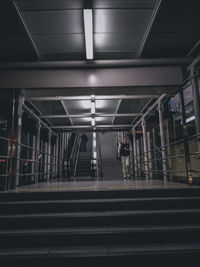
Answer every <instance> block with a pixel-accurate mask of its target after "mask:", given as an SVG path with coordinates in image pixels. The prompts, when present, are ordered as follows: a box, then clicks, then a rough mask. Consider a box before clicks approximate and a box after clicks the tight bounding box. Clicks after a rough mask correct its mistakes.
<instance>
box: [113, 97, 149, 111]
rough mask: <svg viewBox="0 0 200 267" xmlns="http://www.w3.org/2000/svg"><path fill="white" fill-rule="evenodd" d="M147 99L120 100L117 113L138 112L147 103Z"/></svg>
mask: <svg viewBox="0 0 200 267" xmlns="http://www.w3.org/2000/svg"><path fill="white" fill-rule="evenodd" d="M148 101H149V99H128V100H122V101H121V105H120V107H119V110H118V113H138V112H140V111H141V109H142V108H143V107H144V106H145V105H146V104H147V103H148Z"/></svg>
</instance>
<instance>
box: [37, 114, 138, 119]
mask: <svg viewBox="0 0 200 267" xmlns="http://www.w3.org/2000/svg"><path fill="white" fill-rule="evenodd" d="M136 116H137V117H138V116H142V114H140V113H118V114H116V113H113V114H105V113H96V114H92V113H84V114H68V115H42V116H40V118H49V119H61V118H63V119H64V118H86V117H136Z"/></svg>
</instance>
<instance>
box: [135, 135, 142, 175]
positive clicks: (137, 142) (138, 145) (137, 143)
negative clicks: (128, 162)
mask: <svg viewBox="0 0 200 267" xmlns="http://www.w3.org/2000/svg"><path fill="white" fill-rule="evenodd" d="M136 150H137V163H138V164H137V177H139V178H140V175H141V163H140V140H139V139H136Z"/></svg>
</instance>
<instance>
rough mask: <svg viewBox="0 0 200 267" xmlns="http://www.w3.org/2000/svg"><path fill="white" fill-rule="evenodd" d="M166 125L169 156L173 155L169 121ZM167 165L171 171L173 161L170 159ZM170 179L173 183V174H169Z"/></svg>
mask: <svg viewBox="0 0 200 267" xmlns="http://www.w3.org/2000/svg"><path fill="white" fill-rule="evenodd" d="M165 123H166V141H167V148H166V150H167V155H171V147H170V138H169V123H168V120H166V121H165ZM167 164H168V167H169V169H170V170H171V168H172V160H171V159H168V160H167ZM168 176H169V179H170V181H172V173H171V172H170V173H169V175H168Z"/></svg>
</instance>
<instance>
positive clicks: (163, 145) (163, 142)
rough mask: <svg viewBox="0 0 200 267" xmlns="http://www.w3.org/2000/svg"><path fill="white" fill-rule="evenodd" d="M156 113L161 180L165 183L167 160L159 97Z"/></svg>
mask: <svg viewBox="0 0 200 267" xmlns="http://www.w3.org/2000/svg"><path fill="white" fill-rule="evenodd" d="M158 114H159V125H160V141H161V152H162V168H163V180H164V183H166V182H167V161H166V148H165V133H164V121H163V106H162V102H161V100H160V99H159V100H158Z"/></svg>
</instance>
